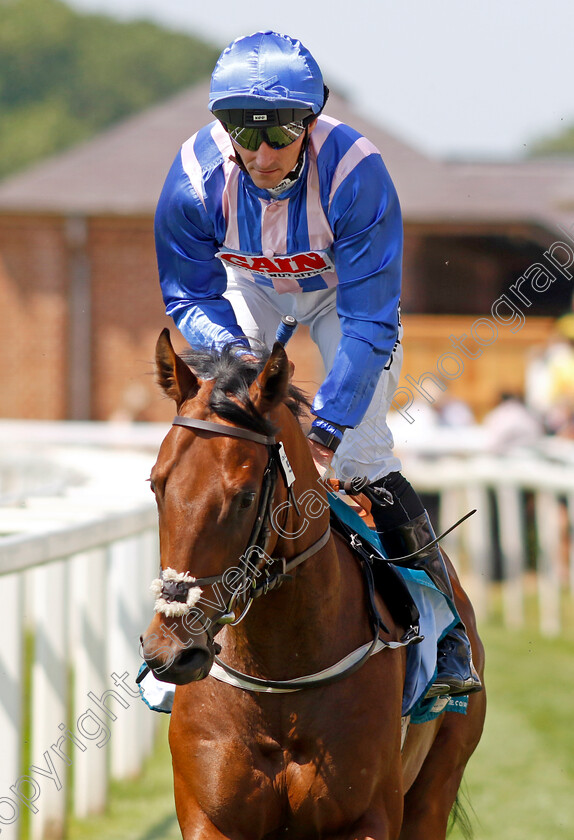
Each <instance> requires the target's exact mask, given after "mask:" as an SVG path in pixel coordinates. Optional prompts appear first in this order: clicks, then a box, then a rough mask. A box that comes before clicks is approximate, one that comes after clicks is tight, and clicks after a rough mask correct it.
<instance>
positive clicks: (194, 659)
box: [141, 633, 215, 685]
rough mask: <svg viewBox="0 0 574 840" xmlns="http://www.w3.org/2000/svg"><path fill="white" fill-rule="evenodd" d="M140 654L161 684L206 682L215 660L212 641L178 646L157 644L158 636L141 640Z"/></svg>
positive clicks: (147, 636)
mask: <svg viewBox="0 0 574 840" xmlns="http://www.w3.org/2000/svg"><path fill="white" fill-rule="evenodd" d="M141 652H142V654H143V658H144V660H145V663H146V665H147V666H148V667H149V668H150V670H151V671H153V674H154V676H155V678H156V679H158V680H160V682H167V683H174V684H175V685H187V683H190V682H197V680H203V679H205V677H207V675H208V674H209V672H210V671H211V666H212V665H213V660H214V657H215V649H214V647H213V642H210V641H209V640H206V643H205V644H203V643H202V642H198V641H196V640H194V641H193V644H191V645H189V646H187V647H180V646H178V645H176V644H166V643H165V640H163V644H161V645H158V643H157V636H156V635H155V634H153V633H152V634H149V633H148V634H146V635H145V636H142V637H141Z"/></svg>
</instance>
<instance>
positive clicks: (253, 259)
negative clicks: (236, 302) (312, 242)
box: [215, 251, 334, 280]
mask: <svg viewBox="0 0 574 840" xmlns="http://www.w3.org/2000/svg"><path fill="white" fill-rule="evenodd" d="M215 256H216V257H218V258H219V259H220V260H221V261H222V263H223V264H224V265H229V266H232V267H234V268H238V269H241V270H243V271H251V272H253V274H261V275H263V276H264V277H269V278H270V279H279V278H293V279H296V280H302V279H303V278H305V277H314V276H315V275H316V274H324V273H325V272H327V271H333V270H334V265H333V260H332V259H331V257H330V256H329V253H328V251H303V252H301V253H299V254H286V255H283V256H275V255H273V256H261V255H257V254H241V253H239V252H237V251H219V252H218V253H217V254H216V255H215Z"/></svg>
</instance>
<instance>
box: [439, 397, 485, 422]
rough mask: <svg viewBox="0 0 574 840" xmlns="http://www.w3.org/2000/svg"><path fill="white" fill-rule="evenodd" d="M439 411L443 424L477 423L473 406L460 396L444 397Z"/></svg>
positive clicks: (440, 401)
mask: <svg viewBox="0 0 574 840" xmlns="http://www.w3.org/2000/svg"><path fill="white" fill-rule="evenodd" d="M437 411H438V420H439V424H440V425H441V426H453V427H460V426H474V424H475V423H476V420H475V417H474V414H473V413H472V409H471V407H470V406H469V405H468V403H466V402H465V401H464V400H461V399H459V398H458V397H442V398H441V399H440V400H439V402H438V404H437Z"/></svg>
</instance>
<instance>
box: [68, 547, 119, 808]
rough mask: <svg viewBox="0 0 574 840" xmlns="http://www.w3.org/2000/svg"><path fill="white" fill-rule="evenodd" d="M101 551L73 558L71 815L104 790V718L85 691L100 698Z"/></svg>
mask: <svg viewBox="0 0 574 840" xmlns="http://www.w3.org/2000/svg"><path fill="white" fill-rule="evenodd" d="M106 559H107V551H106V549H105V548H98V549H94V550H93V551H90V552H86V553H84V554H79V555H76V556H75V557H74V558H73V561H72V562H73V602H72V608H73V610H74V612H75V615H76V620H75V622H74V627H75V634H76V635H75V638H74V640H73V644H74V654H73V656H74V726H73V732H74V733H75V734H76V736H77V739H78V741H79V743H80V745H81V746H77V745H76V746H77V748H76V749H75V750H74V755H75V759H74V768H73V772H74V814H75V815H76V816H77V817H87V816H88V815H90V814H97V813H99V812H101V811H103V809H104V808H105V805H106V797H107V789H108V768H107V759H108V746H107V744H108V741H109V738H110V734H109V733H110V727H109V721H108V720H107V717H106V716H105V714H102V712H101V710H100V708H99V707H98V706H95V705H94V703H93V701H92V700H91V698H90V697H89V694H90V693H92V694H95V696H96V697H101V695H102V693H103V692H104V691H105V690H106V688H107V687H108V680H107V674H106V656H105V651H106V630H107V627H106V625H107V616H106V582H107V563H106Z"/></svg>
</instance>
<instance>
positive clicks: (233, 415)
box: [142, 330, 290, 684]
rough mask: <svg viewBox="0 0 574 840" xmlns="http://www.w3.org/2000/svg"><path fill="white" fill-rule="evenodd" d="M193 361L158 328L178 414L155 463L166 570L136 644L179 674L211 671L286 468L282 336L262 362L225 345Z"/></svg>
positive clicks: (161, 671) (248, 585)
mask: <svg viewBox="0 0 574 840" xmlns="http://www.w3.org/2000/svg"><path fill="white" fill-rule="evenodd" d="M190 364H191V366H192V367H190V366H188V365H187V364H186V363H185V362H184V361H183V359H181V358H180V357H179V356H178V355H177V354H176V353H175V351H174V349H173V347H172V344H171V341H170V338H169V331H168V330H164V331H163V332H162V334H161V336H160V338H159V340H158V343H157V347H156V370H157V376H158V381H159V384H160V385H161V387H162V389H163V390H164V392H165V393H166V394H167V395H168V396H169V397H171V398H172V399H173V400H174V401H175V403H176V405H177V415H178V416H177V417H176V419H175V421H174V425H173V426H172V428H171V430H170V431H169V433H168V434H167V436H166V438H165V439H164V441H163V443H162V445H161V448H160V451H159V455H158V459H157V462H156V464H155V466H154V467H153V469H152V473H151V487H152V490H153V492H154V493H155V496H156V501H157V506H158V513H159V532H160V553H161V573H160V578H159V579H158V580H157V581H155V582H154V587H155V594H156V604H155V609H156V614H155V617H154V619H153V620H152V622H151V624H150V626H149V627H148V629H147V631H146V633H145V635H144V636H143V637H142V648H143V655H144V658H145V660H146V662H147V664H148V665H149V667H150V668H151V669H152V671H153V672H154V673H155V675H156V676H157V677H158V678H159V679H161V680H164V681H166V682H173V683H176V684H184V683H188V682H191V681H194V680H199V679H203V678H204V677H205V676H207V674H208V673H209V671H210V669H211V666H212V664H213V658H214V655H215V646H216V644H215V642H214V636H215V634H216V633H217V632H218V630H219V629H221V626H222V625H223V624H225V623H229V622H231V621H232V620H233V618H234V611H235V609H236V608H237V607H241V606H243V605H244V604H245V602H246V601H247V600H248V596H249V591H250V590H251V589H252V588H253V586H254V585H255V583H256V578H257V576H258V575H260V574H261V570H262V568H263V567H264V566H265V564H266V562H267V561H268V560H269V559H270V558H269V555H268V554H267V552H272V550H273V548H274V545H275V542H276V541H277V534H276V533H274V532H272V530H271V529H270V528H269V514H270V511H271V503H272V502H274V503H275V504H277V503H282V502H283V501H284V500H285V498H286V490H285V484H284V483H283V482H282V481H279V482H277V486H275V485H276V482H275V478H276V475H277V473H278V472H279V473H282V471H283V470H282V467H281V464H280V463H279V460H278V455H277V448H276V445H275V442H274V436H273V432H274V428H275V427H279V426H281V424H282V415H281V412H282V411H286V413H287V415H289V414H290V412H289V411H288V410H287V409H286V407H285V399H286V397H287V395H288V392H289V362H288V360H287V356H286V354H285V351H284V350H283V348H282V347H281V345H279V344H276V345H275V347H274V349H273V351H272V353H271V355H270V356H269V358H268V360H267V362H266V363H265V365H264V367H263V369H262V370H261V365H256V364H255V363H251V362H242V361H241V359H240V358H237V356H235V355H233V354H232V353H229V354H226V353H224V354H222V356H221V357H218V358H217V359H214V358H213V357H209V358H208V357H207V355H206V354H195V355H194V357H193V359H192V360H191V361H190ZM192 368H193V370H192ZM194 370H195V371H198V372H194Z"/></svg>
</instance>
